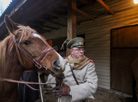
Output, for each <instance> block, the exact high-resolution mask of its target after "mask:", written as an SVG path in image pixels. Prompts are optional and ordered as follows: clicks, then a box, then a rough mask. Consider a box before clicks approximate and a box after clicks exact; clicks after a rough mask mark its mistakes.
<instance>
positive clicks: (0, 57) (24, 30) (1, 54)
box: [0, 25, 36, 75]
mask: <svg viewBox="0 0 138 102" xmlns="http://www.w3.org/2000/svg"><path fill="white" fill-rule="evenodd" d="M18 28H19V29H18V30H16V31H15V32H14V34H10V35H9V36H7V37H6V38H5V39H4V40H2V41H1V42H0V75H1V72H2V69H3V67H4V65H5V61H6V52H7V48H8V47H9V43H8V42H9V39H10V38H11V37H13V36H14V35H15V36H16V35H17V34H19V33H20V34H21V37H20V39H19V43H20V42H21V41H23V40H24V39H27V38H28V37H29V35H30V34H32V33H36V31H35V30H34V29H32V28H30V27H29V26H23V25H19V26H18ZM10 47H11V48H10V50H11V49H12V48H13V44H10Z"/></svg>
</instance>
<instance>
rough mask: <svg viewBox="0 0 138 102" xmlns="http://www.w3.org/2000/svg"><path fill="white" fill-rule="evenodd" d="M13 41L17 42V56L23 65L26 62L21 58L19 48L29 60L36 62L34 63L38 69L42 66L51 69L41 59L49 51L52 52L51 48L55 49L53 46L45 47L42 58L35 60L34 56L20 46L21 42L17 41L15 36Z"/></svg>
mask: <svg viewBox="0 0 138 102" xmlns="http://www.w3.org/2000/svg"><path fill="white" fill-rule="evenodd" d="M13 42H14V44H15V48H16V51H17V56H18V59H19V61H20V63H21V65H24V64H23V61H22V59H21V55H20V53H19V50H20V51H21V52H22V53H23V54H24V55H25V56H26V57H27V58H28V59H29V60H31V61H32V62H33V63H34V65H35V66H36V67H37V68H38V69H41V68H45V69H46V70H47V69H49V68H47V67H45V66H43V65H41V64H40V62H41V60H42V59H43V58H44V57H45V56H46V55H47V53H48V52H50V51H51V50H53V48H51V47H48V48H45V49H44V54H43V56H41V58H40V59H39V60H38V61H37V60H35V59H34V58H32V56H30V55H29V54H28V53H27V52H26V51H25V50H24V49H23V48H22V47H21V46H20V44H19V43H17V42H16V40H15V37H13Z"/></svg>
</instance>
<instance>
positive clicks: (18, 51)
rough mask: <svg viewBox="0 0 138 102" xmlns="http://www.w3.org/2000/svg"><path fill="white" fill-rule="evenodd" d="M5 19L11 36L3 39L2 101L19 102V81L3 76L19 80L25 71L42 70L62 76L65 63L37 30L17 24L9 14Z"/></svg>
mask: <svg viewBox="0 0 138 102" xmlns="http://www.w3.org/2000/svg"><path fill="white" fill-rule="evenodd" d="M4 22H5V25H6V28H7V30H8V32H9V35H8V36H7V37H6V38H5V39H4V40H2V41H1V42H0V102H16V101H17V98H18V84H17V83H12V82H8V81H6V80H4V79H12V80H20V77H21V76H22V74H23V72H24V71H25V70H40V69H45V71H46V72H49V73H51V74H53V75H54V76H60V75H63V73H62V67H63V66H64V64H62V63H63V62H62V59H63V58H62V57H61V56H60V55H59V54H58V53H57V52H56V51H55V50H54V49H53V48H52V47H51V46H50V45H49V44H48V43H47V41H46V39H45V38H44V37H43V36H41V35H40V34H38V33H37V31H36V30H34V29H32V28H31V27H29V26H23V25H20V24H16V23H15V22H13V21H12V19H11V18H10V17H8V16H7V15H6V16H5V18H4ZM61 62H62V63H61ZM46 69H47V70H48V71H47V70H46Z"/></svg>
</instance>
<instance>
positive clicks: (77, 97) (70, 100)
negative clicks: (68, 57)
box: [48, 61, 98, 102]
mask: <svg viewBox="0 0 138 102" xmlns="http://www.w3.org/2000/svg"><path fill="white" fill-rule="evenodd" d="M73 72H74V74H75V76H76V78H77V81H78V82H79V85H77V84H76V81H75V80H74V77H73V75H72V72H71V69H70V66H69V63H67V64H66V66H65V70H64V75H65V79H64V81H63V82H64V83H65V84H67V85H68V86H70V90H71V96H62V97H60V98H58V102H82V101H81V100H83V99H88V98H94V97H93V94H94V93H95V92H96V89H97V81H98V78H97V74H96V72H95V64H94V63H93V62H91V61H90V62H89V63H88V64H87V65H85V66H84V68H82V69H79V70H76V69H74V70H73ZM54 81H55V79H54V78H53V77H52V76H49V77H48V82H54ZM53 87H54V86H53ZM87 102H88V101H87Z"/></svg>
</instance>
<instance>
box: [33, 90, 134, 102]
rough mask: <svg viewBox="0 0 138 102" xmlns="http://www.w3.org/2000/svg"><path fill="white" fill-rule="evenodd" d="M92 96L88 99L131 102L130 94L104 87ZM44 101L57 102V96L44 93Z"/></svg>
mask: <svg viewBox="0 0 138 102" xmlns="http://www.w3.org/2000/svg"><path fill="white" fill-rule="evenodd" d="M94 97H95V99H94V100H90V102H133V101H132V96H130V95H125V94H123V93H118V92H115V91H111V90H110V91H109V90H105V89H98V90H97V92H96V94H95V95H94ZM36 102H41V100H40V99H39V100H37V101H36ZM44 102H57V98H56V97H55V96H53V95H52V93H49V94H45V95H44Z"/></svg>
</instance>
